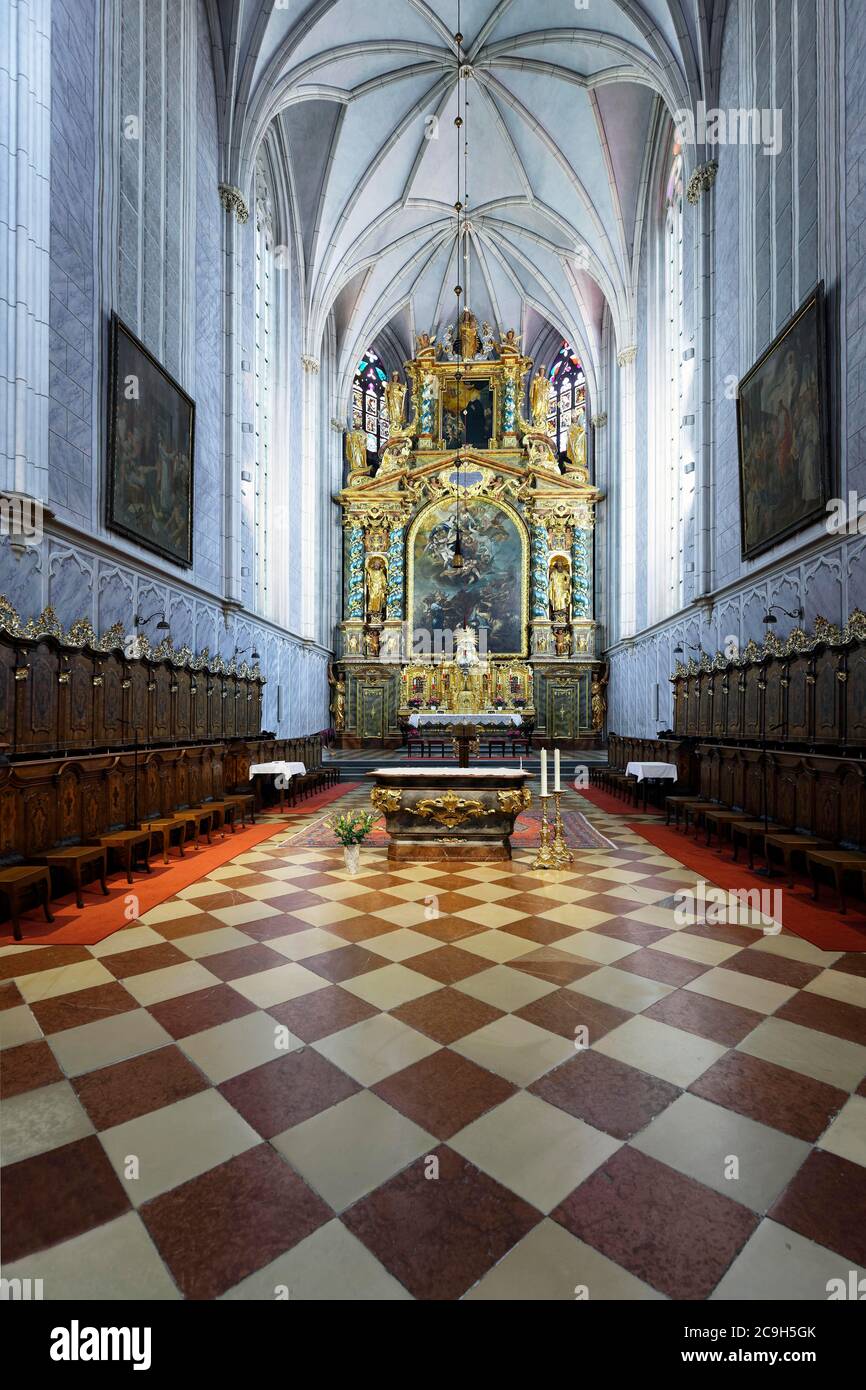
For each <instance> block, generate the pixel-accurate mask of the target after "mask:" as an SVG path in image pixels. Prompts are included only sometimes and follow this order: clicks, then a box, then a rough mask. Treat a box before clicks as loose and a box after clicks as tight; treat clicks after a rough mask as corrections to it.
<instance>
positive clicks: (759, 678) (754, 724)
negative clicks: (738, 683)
mask: <svg viewBox="0 0 866 1390" xmlns="http://www.w3.org/2000/svg"><path fill="white" fill-rule="evenodd" d="M745 677H746V682H745V683H746V692H745V696H744V698H743V733H742V736H743V738H747V739H757V738H760V736H761V701H762V699H763V692H762V691H761V689H760V687H761V685H762V683H763V668H762V667H760V666H748V667H747V668H746V671H745Z"/></svg>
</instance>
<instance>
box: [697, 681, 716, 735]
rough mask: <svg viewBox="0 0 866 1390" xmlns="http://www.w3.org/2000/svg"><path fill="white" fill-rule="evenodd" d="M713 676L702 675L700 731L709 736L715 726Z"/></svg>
mask: <svg viewBox="0 0 866 1390" xmlns="http://www.w3.org/2000/svg"><path fill="white" fill-rule="evenodd" d="M714 694H715V691H714V689H713V677H712V676H709V675H707V676H701V694H700V701H699V707H698V732H699V734H700V736H701V737H702V738H707V737H708V735H709V734H710V733H711V732H712V728H713V697H714Z"/></svg>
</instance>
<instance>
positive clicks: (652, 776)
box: [625, 763, 679, 810]
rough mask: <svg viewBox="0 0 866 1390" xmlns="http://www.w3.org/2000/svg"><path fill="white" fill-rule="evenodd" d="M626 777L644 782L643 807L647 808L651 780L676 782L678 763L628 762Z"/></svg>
mask: <svg viewBox="0 0 866 1390" xmlns="http://www.w3.org/2000/svg"><path fill="white" fill-rule="evenodd" d="M625 775H626V777H634V778H635V779H636V780H637V781H638V782H641V783H642V784H643V808H644V810H646V798H647V787H648V786H649V784H650V783H651V782H653V783H654V782H675V781H676V780H677V777H678V775H679V774H678V772H677V765H676V763H627V764H626V769H625Z"/></svg>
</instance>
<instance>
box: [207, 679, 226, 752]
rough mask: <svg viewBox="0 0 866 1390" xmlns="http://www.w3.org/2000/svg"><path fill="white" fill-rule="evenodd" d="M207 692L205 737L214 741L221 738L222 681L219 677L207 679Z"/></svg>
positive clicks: (223, 702)
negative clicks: (208, 693)
mask: <svg viewBox="0 0 866 1390" xmlns="http://www.w3.org/2000/svg"><path fill="white" fill-rule="evenodd" d="M208 690H209V691H210V692H211V693H210V695H209V696H208V702H207V736H208V738H209V739H211V741H214V742H215V741H216V740H217V739H219V738H222V736H223V705H224V704H225V700H223V698H222V681H221V680H220V678H219V676H209V677H208Z"/></svg>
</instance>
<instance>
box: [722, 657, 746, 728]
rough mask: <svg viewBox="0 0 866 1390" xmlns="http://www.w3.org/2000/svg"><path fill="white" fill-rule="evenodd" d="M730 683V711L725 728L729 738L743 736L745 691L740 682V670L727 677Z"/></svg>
mask: <svg viewBox="0 0 866 1390" xmlns="http://www.w3.org/2000/svg"><path fill="white" fill-rule="evenodd" d="M727 684H728V712H727V728H726V730H725V732H726V735H727V737H728V738H741V737H742V724H743V716H742V708H743V691H742V686H741V683H740V673H739V671H731V672H730V674H729V675H728V677H727Z"/></svg>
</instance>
